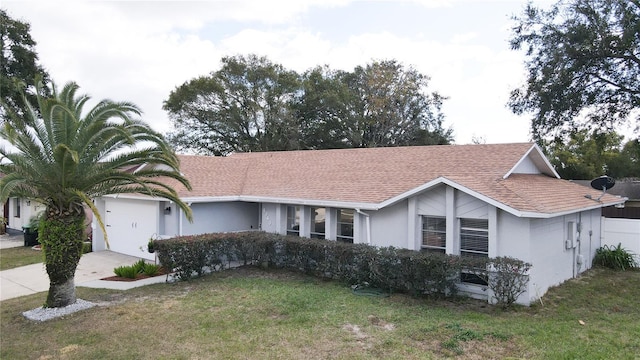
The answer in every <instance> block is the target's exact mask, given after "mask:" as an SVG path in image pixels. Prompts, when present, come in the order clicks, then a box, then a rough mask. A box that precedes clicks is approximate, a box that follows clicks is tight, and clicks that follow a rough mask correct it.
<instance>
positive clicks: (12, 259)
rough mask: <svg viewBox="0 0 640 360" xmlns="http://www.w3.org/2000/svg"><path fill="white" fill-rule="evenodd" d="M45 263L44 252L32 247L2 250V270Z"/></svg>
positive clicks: (0, 258)
mask: <svg viewBox="0 0 640 360" xmlns="http://www.w3.org/2000/svg"><path fill="white" fill-rule="evenodd" d="M43 262H44V255H43V254H42V251H38V250H33V249H32V248H31V247H16V248H8V249H2V250H0V270H7V269H13V268H16V267H19V266H25V265H31V264H38V263H43Z"/></svg>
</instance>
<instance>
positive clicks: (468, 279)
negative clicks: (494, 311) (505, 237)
mask: <svg viewBox="0 0 640 360" xmlns="http://www.w3.org/2000/svg"><path fill="white" fill-rule="evenodd" d="M465 222H476V223H475V224H471V225H478V223H479V222H482V223H483V225H485V226H484V227H478V226H471V225H469V226H465V225H468V224H465ZM459 225H460V226H459V229H460V236H459V238H460V257H464V256H475V257H486V258H489V220H488V219H471V218H460V219H459ZM464 235H468V236H470V237H475V238H479V237H481V238H482V239H483V242H484V240H485V239H486V251H483V250H478V249H477V248H478V246H475V248H474V247H471V246H467V247H468V248H467V249H463V244H464V241H463V236H464ZM471 241H475V242H477V241H478V239H475V240H471ZM467 245H468V244H467ZM481 245H484V244H481ZM482 247H483V248H485V246H482ZM478 270H480V271H486V269H478ZM460 282H461V283H463V284H466V285H477V286H487V285H488V283H487V281H486V280H485V279H484V278H482V277H480V276H478V275H476V274H475V273H473V272H469V271H464V270H462V271H461V272H460Z"/></svg>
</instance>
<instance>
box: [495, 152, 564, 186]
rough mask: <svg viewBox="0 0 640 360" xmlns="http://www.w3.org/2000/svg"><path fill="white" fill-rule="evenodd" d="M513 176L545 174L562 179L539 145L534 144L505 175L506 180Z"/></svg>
mask: <svg viewBox="0 0 640 360" xmlns="http://www.w3.org/2000/svg"><path fill="white" fill-rule="evenodd" d="M511 174H545V175H548V176H553V177H555V178H557V179H560V175H558V173H557V172H556V170H555V169H554V168H553V165H551V163H550V162H549V160H548V159H547V157H546V156H545V155H544V153H543V152H542V150H541V149H540V147H539V146H538V145H535V144H533V145H532V146H531V148H530V149H529V151H527V153H526V154H524V156H523V157H522V158H521V159H520V160H519V161H518V162H517V163H516V164H515V165H514V166H513V168H511V170H509V172H507V173H506V174H505V175H504V177H503V178H504V179H506V178H508V177H509V175H511Z"/></svg>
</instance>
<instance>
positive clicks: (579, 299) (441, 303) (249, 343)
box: [0, 268, 640, 359]
mask: <svg viewBox="0 0 640 360" xmlns="http://www.w3.org/2000/svg"><path fill="white" fill-rule="evenodd" d="M78 295H79V297H80V298H82V299H85V300H89V301H93V302H96V303H99V304H101V306H99V307H95V308H92V309H89V310H85V311H82V312H78V313H75V314H72V315H69V316H66V317H64V318H60V319H56V320H51V321H48V322H45V323H35V322H31V321H28V320H26V319H24V318H23V317H22V315H21V312H23V311H26V310H30V309H33V308H35V307H38V306H40V305H41V304H42V301H43V300H44V297H45V294H44V293H40V294H36V295H31V296H28V297H22V298H19V299H11V300H6V301H3V302H2V305H1V307H0V312H1V313H0V333H1V334H2V336H1V337H0V358H2V359H34V358H35V359H37V358H42V359H59V358H64V359H213V358H215V359H246V358H252V359H254V358H255V359H440V358H453V359H468V358H469V359H476V358H477V359H484V358H498V359H504V358H518V359H521V358H526V359H635V358H636V356H637V354H640V336H638V334H640V306H639V302H638V299H640V272H638V271H634V272H629V271H627V272H614V271H610V270H602V269H596V270H593V271H590V272H589V273H587V274H586V275H585V276H583V277H581V278H580V279H577V280H572V281H569V282H567V283H565V284H563V285H562V286H560V287H557V288H554V289H551V290H550V291H549V293H548V294H547V295H545V297H544V298H543V303H544V305H540V304H537V305H535V306H532V307H530V308H525V307H516V308H515V309H514V310H510V311H502V310H499V309H497V308H494V307H491V306H488V305H487V304H486V303H484V302H481V301H475V300H469V299H456V300H434V299H415V298H411V297H408V296H404V295H400V294H393V295H392V296H390V297H369V296H356V295H354V294H353V293H352V292H351V290H350V289H349V288H348V287H346V286H344V285H341V284H337V283H334V282H329V281H321V280H317V279H314V278H309V277H305V276H299V275H295V274H291V273H288V272H284V271H274V270H270V271H262V270H258V269H252V268H243V269H237V270H229V271H226V272H223V273H216V274H212V275H209V276H206V277H203V278H200V279H195V280H192V281H189V282H180V283H175V284H158V285H151V286H146V287H142V288H137V289H133V290H129V291H126V292H120V291H114V290H98V289H86V288H78ZM580 321H582V322H583V323H584V325H581V324H580Z"/></svg>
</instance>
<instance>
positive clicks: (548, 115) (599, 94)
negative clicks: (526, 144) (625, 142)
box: [509, 0, 640, 140]
mask: <svg viewBox="0 0 640 360" xmlns="http://www.w3.org/2000/svg"><path fill="white" fill-rule="evenodd" d="M514 19H515V20H516V21H517V25H516V26H515V27H514V28H513V29H512V30H513V33H512V37H511V47H512V49H514V50H518V49H524V50H525V51H526V56H527V61H526V67H527V70H528V78H527V81H526V84H524V85H523V86H522V87H521V88H518V89H515V90H513V91H512V92H511V98H510V100H509V106H510V108H511V110H512V111H513V112H514V113H516V114H522V113H527V112H530V113H533V119H532V123H531V128H532V133H533V136H534V138H535V139H536V140H539V139H541V138H542V137H546V136H561V135H563V134H566V133H570V132H572V131H574V130H576V129H580V128H587V129H589V131H591V132H594V131H599V132H602V133H604V132H607V131H610V130H611V129H613V128H614V127H615V126H616V125H618V124H621V123H625V122H627V121H628V120H629V119H630V117H633V116H636V121H637V120H638V119H640V117H639V116H638V112H637V111H636V112H635V113H634V111H635V110H637V109H638V108H639V107H640V81H638V79H640V58H639V57H640V2H639V1H637V0H566V1H565V0H561V1H559V2H557V3H556V4H555V5H553V6H552V7H551V9H550V10H547V11H545V10H542V9H539V8H536V7H534V6H533V5H531V4H529V5H528V6H527V7H526V9H525V11H524V13H523V14H522V15H521V16H520V17H515V18H514Z"/></svg>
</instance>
